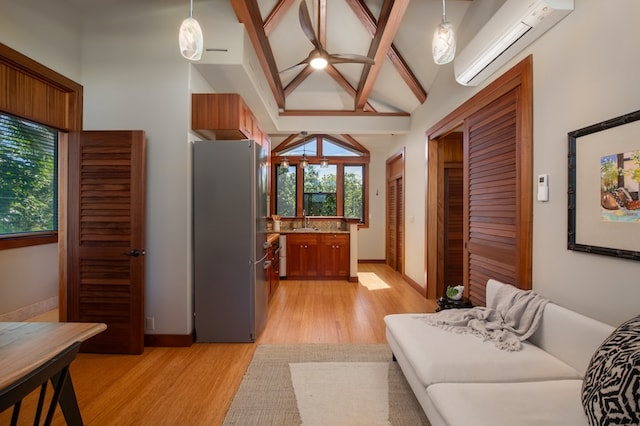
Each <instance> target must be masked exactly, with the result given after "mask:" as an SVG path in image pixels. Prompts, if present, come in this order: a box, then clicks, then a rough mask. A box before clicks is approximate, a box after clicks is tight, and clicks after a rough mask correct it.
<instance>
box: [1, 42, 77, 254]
mask: <svg viewBox="0 0 640 426" xmlns="http://www.w3.org/2000/svg"><path fill="white" fill-rule="evenodd" d="M16 81H21V84H20V85H19V86H18V87H16V84H15V82H16ZM0 86H2V87H13V88H15V90H10V91H8V93H7V94H6V95H7V96H2V97H0V111H2V112H3V113H6V114H11V115H13V116H16V117H20V118H24V119H26V120H30V121H33V122H34V123H38V124H41V125H43V126H47V127H50V128H53V129H56V130H58V164H57V167H58V182H57V185H58V206H57V209H58V230H57V231H54V232H41V233H25V234H11V235H2V236H0V250H4V249H13V248H18V247H28V246H35V245H42V244H51V243H56V242H59V241H58V236H59V235H60V234H62V235H64V233H65V231H66V223H65V218H66V209H65V207H64V206H65V205H66V192H65V188H66V179H67V177H66V152H67V149H66V143H67V140H68V138H67V133H68V132H72V131H80V130H82V97H83V87H82V85H80V84H78V83H76V82H75V81H73V80H71V79H69V78H67V77H65V76H63V75H61V74H58V73H57V72H55V71H53V70H51V69H50V68H47V67H45V66H44V65H42V64H40V63H38V62H36V61H34V60H33V59H31V58H29V57H27V56H25V55H23V54H21V53H20V52H18V51H15V50H13V49H11V48H10V47H8V46H6V45H5V44H2V43H0Z"/></svg>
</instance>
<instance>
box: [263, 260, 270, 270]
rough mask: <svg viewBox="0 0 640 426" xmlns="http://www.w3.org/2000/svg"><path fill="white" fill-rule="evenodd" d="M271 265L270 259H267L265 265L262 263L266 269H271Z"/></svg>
mask: <svg viewBox="0 0 640 426" xmlns="http://www.w3.org/2000/svg"><path fill="white" fill-rule="evenodd" d="M270 266H271V261H270V260H267V261H266V262H264V265H262V267H263V268H264V269H269V267H270Z"/></svg>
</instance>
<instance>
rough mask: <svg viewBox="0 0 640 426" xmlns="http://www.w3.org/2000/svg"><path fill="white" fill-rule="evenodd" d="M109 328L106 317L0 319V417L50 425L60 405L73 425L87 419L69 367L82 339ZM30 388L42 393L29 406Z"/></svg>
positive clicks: (15, 421) (12, 420)
mask: <svg viewBox="0 0 640 426" xmlns="http://www.w3.org/2000/svg"><path fill="white" fill-rule="evenodd" d="M106 328H107V326H106V325H105V324H103V323H79V322H0V419H5V418H7V419H8V418H9V416H10V424H11V425H17V424H19V420H20V423H21V424H22V423H31V424H37V425H39V424H41V420H42V421H43V424H45V425H47V424H51V421H52V419H53V415H54V413H55V411H56V409H57V407H58V406H59V407H60V409H61V411H62V413H63V415H64V418H65V422H66V423H67V424H68V425H82V424H83V421H82V415H81V413H80V408H79V406H78V402H77V399H76V394H75V390H74V387H73V381H72V379H71V374H70V371H69V367H70V364H71V363H72V362H73V360H74V359H75V358H76V355H77V354H78V351H79V350H80V346H81V344H82V342H84V341H86V340H88V339H90V338H91V337H93V336H95V335H97V334H99V333H101V332H103V331H104V330H105V329H106ZM31 393H37V395H38V396H37V405H36V408H35V410H31V409H29V410H28V411H27V410H24V409H23V407H22V401H23V399H24V398H25V397H26V396H28V395H30V394H31ZM29 408H31V407H29Z"/></svg>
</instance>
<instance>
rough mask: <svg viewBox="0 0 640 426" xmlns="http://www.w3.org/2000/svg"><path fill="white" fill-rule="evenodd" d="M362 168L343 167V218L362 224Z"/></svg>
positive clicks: (359, 166)
mask: <svg viewBox="0 0 640 426" xmlns="http://www.w3.org/2000/svg"><path fill="white" fill-rule="evenodd" d="M363 175H364V166H362V165H358V166H344V190H343V192H342V193H343V194H344V201H343V203H344V216H345V217H357V218H359V219H360V222H364V181H363Z"/></svg>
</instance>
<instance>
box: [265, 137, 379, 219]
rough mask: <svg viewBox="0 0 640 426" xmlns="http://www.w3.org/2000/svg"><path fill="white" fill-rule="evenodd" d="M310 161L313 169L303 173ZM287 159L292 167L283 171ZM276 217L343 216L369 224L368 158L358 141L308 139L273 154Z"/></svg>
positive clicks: (291, 142)
mask: <svg viewBox="0 0 640 426" xmlns="http://www.w3.org/2000/svg"><path fill="white" fill-rule="evenodd" d="M303 158H306V159H307V160H308V161H309V164H308V165H307V166H306V167H304V168H303V167H301V165H300V161H301V160H302V159H303ZM284 159H286V160H287V162H288V165H287V166H286V167H282V166H281V162H282V160H284ZM272 161H273V164H275V167H274V181H275V185H274V197H273V198H274V199H275V205H274V206H273V211H274V212H275V214H278V215H280V216H282V217H301V216H303V214H307V215H309V216H344V217H346V218H358V219H359V220H360V223H361V224H362V225H366V224H367V203H368V197H367V192H366V182H367V172H368V164H369V152H368V151H367V149H365V148H364V147H363V146H361V145H360V144H359V143H358V142H356V141H355V140H354V139H353V138H351V137H348V138H347V141H344V140H339V139H337V138H335V137H333V136H330V135H313V136H310V137H307V136H306V135H304V136H303V137H302V138H300V139H298V140H297V141H296V140H294V139H293V138H289V139H287V141H286V142H283V143H282V144H281V145H280V146H278V147H276V148H275V150H274V153H273V154H272Z"/></svg>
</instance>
